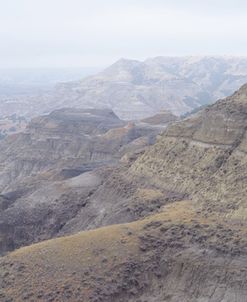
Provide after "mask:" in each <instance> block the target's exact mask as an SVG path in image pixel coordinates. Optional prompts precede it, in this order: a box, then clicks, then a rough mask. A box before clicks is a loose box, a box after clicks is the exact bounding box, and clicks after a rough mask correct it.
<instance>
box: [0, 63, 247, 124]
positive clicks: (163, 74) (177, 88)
mask: <svg viewBox="0 0 247 302" xmlns="http://www.w3.org/2000/svg"><path fill="white" fill-rule="evenodd" d="M246 82H247V59H246V58H241V57H233V58H230V57H229V58H228V57H157V58H151V59H148V60H146V61H143V62H140V61H136V60H127V59H121V60H119V61H117V62H116V63H114V64H113V65H112V66H110V67H109V68H106V69H105V70H104V71H102V72H100V73H98V74H96V75H94V76H90V77H88V78H85V79H83V80H81V81H77V82H69V83H64V84H61V85H58V86H57V87H56V89H54V91H51V92H49V93H43V94H40V95H36V96H32V97H30V98H28V97H25V98H19V99H16V100H2V101H0V111H1V112H2V114H3V115H10V114H13V113H14V112H15V108H16V113H17V114H18V115H26V116H36V115H39V114H43V113H49V112H51V111H53V110H56V109H58V108H63V107H67V106H68V104H69V106H70V107H75V108H79V107H80V108H86V107H87V108H109V109H112V110H113V111H114V112H115V113H116V114H117V115H118V116H119V117H120V118H122V119H128V120H132V119H142V118H145V117H148V116H150V115H154V114H156V113H158V112H159V111H161V110H168V111H171V112H172V113H173V114H175V115H181V114H184V113H186V112H188V111H191V110H192V109H194V108H196V107H199V106H201V105H204V104H209V103H211V102H214V101H215V100H217V99H219V98H222V97H225V96H227V95H230V94H231V93H233V92H234V91H235V90H236V89H239V87H240V86H241V85H243V84H244V83H246Z"/></svg>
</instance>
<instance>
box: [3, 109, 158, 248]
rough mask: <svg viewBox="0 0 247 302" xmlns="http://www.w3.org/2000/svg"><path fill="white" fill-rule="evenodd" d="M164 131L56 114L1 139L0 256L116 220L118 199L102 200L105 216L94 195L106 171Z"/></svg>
mask: <svg viewBox="0 0 247 302" xmlns="http://www.w3.org/2000/svg"><path fill="white" fill-rule="evenodd" d="M163 129H164V124H162V125H160V126H155V127H153V126H152V125H149V124H147V123H146V124H145V123H142V125H135V124H134V123H126V122H123V121H121V120H120V119H119V118H118V117H117V116H116V115H115V114H114V113H113V112H112V111H111V110H97V109H94V110H92V109H88V110H82V109H81V110H79V109H61V110H57V111H55V112H52V113H51V114H49V115H47V116H41V117H38V118H35V119H33V120H32V121H31V123H30V124H29V126H28V127H27V130H26V132H25V133H20V134H17V135H14V136H9V137H8V138H6V139H5V140H4V141H2V142H1V144H0V167H1V170H0V176H1V178H0V188H1V193H2V194H3V195H4V197H5V198H6V201H5V202H4V203H3V204H4V206H3V207H2V206H0V254H1V253H3V252H6V251H8V250H12V249H14V248H16V247H19V246H22V245H26V244H30V243H33V242H38V241H41V240H44V239H49V238H52V237H54V236H57V235H60V234H64V233H65V232H66V233H69V234H71V233H73V232H75V231H76V230H78V228H79V230H83V229H88V228H93V227H95V226H98V225H102V224H103V221H104V223H105V224H109V223H111V222H114V221H115V222H116V220H117V219H120V220H121V219H123V218H121V216H123V215H121V214H120V213H119V214H116V217H115V216H114V215H113V216H114V218H112V220H111V219H109V216H110V215H111V213H112V212H113V211H115V212H116V213H118V210H119V209H118V208H119V202H116V203H115V209H113V208H114V207H113V206H112V202H113V201H114V198H115V194H112V196H111V195H110V194H109V195H108V197H106V200H105V202H104V206H105V207H107V211H105V212H108V215H107V217H105V216H106V213H105V212H104V211H103V209H102V206H101V200H102V198H101V196H103V195H105V194H101V193H100V192H99V193H98V191H97V190H98V188H99V187H100V186H101V184H102V183H104V182H105V181H106V179H108V177H109V174H111V173H112V171H111V170H112V169H113V168H110V167H111V166H114V165H116V164H117V163H118V162H119V160H120V159H121V158H122V157H123V156H125V157H127V158H131V157H133V156H134V157H135V156H137V155H138V154H139V153H140V152H143V149H144V147H145V146H147V145H150V144H153V143H154V141H155V137H156V135H157V134H158V133H159V132H160V131H161V130H163ZM107 201H108V203H107ZM0 205H1V204H0ZM75 217H77V219H75ZM79 217H80V219H79ZM103 217H105V218H103ZM131 217H132V216H131V215H130V218H129V219H130V220H131ZM71 220H73V223H72V222H71ZM77 220H78V222H77V223H75V221H77ZM124 221H126V220H124Z"/></svg>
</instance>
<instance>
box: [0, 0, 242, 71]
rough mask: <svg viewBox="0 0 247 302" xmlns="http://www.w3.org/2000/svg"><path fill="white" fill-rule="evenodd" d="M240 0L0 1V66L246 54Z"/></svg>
mask: <svg viewBox="0 0 247 302" xmlns="http://www.w3.org/2000/svg"><path fill="white" fill-rule="evenodd" d="M246 36H247V1H246V0H243V1H242V0H233V1H232V0H203V1H200V0H132V1H130V0H88V1H85V0H0V68H37V67H38V68H40V67H44V68H48V67H49V68H59V67H63V68H64V67H101V66H102V67H103V66H107V65H109V64H111V63H113V62H114V61H116V60H118V59H119V58H123V57H124V58H130V59H138V60H144V59H146V58H149V57H155V56H166V55H168V56H184V55H186V56H188V55H228V56H234V55H239V56H246V55H247V39H246Z"/></svg>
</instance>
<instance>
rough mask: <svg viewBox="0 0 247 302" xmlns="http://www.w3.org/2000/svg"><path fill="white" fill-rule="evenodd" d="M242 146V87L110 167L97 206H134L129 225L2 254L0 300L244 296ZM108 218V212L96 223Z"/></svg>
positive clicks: (246, 125)
mask: <svg viewBox="0 0 247 302" xmlns="http://www.w3.org/2000/svg"><path fill="white" fill-rule="evenodd" d="M246 147H247V85H244V86H243V87H242V88H241V89H240V90H239V91H237V92H236V93H234V94H233V95H232V96H231V97H228V98H226V99H224V100H220V101H218V102H217V103H216V104H214V105H211V106H210V107H208V108H206V109H204V110H202V111H200V112H198V113H197V114H196V115H195V116H192V117H189V118H188V119H186V120H184V121H179V122H176V123H174V124H172V125H171V126H169V127H168V128H167V129H166V130H165V132H164V134H163V135H162V136H161V137H160V139H159V140H158V142H157V143H156V144H155V145H153V146H150V147H148V148H147V150H146V151H145V152H144V153H143V154H142V155H140V156H138V157H137V159H136V158H134V159H130V161H129V162H127V163H126V164H125V165H124V166H121V167H118V168H116V169H115V168H113V169H112V170H111V171H112V172H111V173H110V174H108V178H107V179H105V180H104V181H103V183H102V185H101V186H100V187H99V188H98V191H97V194H98V201H97V200H96V199H93V200H94V202H95V209H96V208H97V207H99V205H101V207H100V209H99V212H98V214H100V213H101V212H102V211H103V213H104V211H105V210H106V208H107V207H106V204H107V198H106V197H108V198H109V196H111V194H115V195H114V196H115V198H114V199H113V201H114V202H116V203H118V206H119V208H118V213H119V212H121V211H122V213H129V215H130V213H132V212H135V213H136V216H135V217H134V216H132V217H130V216H127V217H126V219H132V220H134V219H135V220H136V221H135V222H132V223H129V224H120V225H112V226H108V227H105V228H99V229H96V230H91V231H87V232H82V233H78V234H76V235H74V236H70V237H64V238H59V239H53V240H50V241H46V242H43V243H40V244H37V245H33V246H30V247H25V248H22V249H20V250H17V251H16V252H14V253H11V254H9V255H7V256H5V257H3V258H2V259H1V260H0V264H1V267H2V268H3V269H2V271H1V274H2V275H1V276H2V278H0V280H1V281H0V282H1V298H2V300H3V301H8V300H9V299H10V300H11V299H12V300H14V301H22V300H26V301H33V300H34V301H39V300H40V301H61V300H62V301H63V300H64V301H95V302H96V301H109V302H110V301H114V302H115V301H122V302H125V301H133V302H134V301H135V302H137V301H141V302H144V301H153V302H161V301H167V302H169V301H170V302H191V301H192V302H198V301H207V302H230V301H231V302H245V301H246V296H247V287H246V284H247V266H246V263H247V261H246V260H247V241H246V238H247V237H246V235H247V234H246V233H247V212H246V209H247V204H246V196H247V185H246V179H247V174H246V173H247V150H246ZM103 174H104V173H103ZM103 178H105V177H103ZM79 183H80V181H79ZM171 193H173V194H175V196H174V198H173V199H172V198H169V194H171ZM112 196H113V195H112ZM137 196H138V198H137ZM93 200H90V201H89V203H93ZM119 200H120V201H121V202H119ZM113 201H112V205H113V207H114V202H113ZM125 211H126V212H125ZM150 214H151V215H150ZM80 215H81V214H79V217H81V216H80ZM114 215H116V212H114V211H110V210H109V211H108V212H105V213H104V214H103V216H102V217H103V218H102V217H101V218H102V220H101V222H100V224H101V225H104V219H106V220H107V218H108V217H109V216H114ZM146 216H147V217H146ZM115 217H117V216H115ZM141 217H146V218H144V219H143V218H141ZM93 219H94V218H93ZM79 220H80V219H79ZM108 222H109V221H108ZM117 222H121V221H120V220H118V221H117ZM77 223H78V221H77Z"/></svg>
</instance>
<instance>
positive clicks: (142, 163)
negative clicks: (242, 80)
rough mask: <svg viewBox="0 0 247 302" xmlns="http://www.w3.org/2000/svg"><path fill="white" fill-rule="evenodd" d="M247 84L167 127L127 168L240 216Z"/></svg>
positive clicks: (246, 190) (244, 192) (245, 190)
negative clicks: (223, 98)
mask: <svg viewBox="0 0 247 302" xmlns="http://www.w3.org/2000/svg"><path fill="white" fill-rule="evenodd" d="M246 164H247V85H244V86H243V87H242V88H241V89H240V90H239V91H237V92H236V93H235V94H234V95H233V96H231V97H228V98H226V99H225V100H221V101H219V102H217V103H216V104H215V105H212V106H210V107H207V108H206V109H204V110H202V111H200V112H199V113H198V114H196V115H194V116H192V117H191V118H188V119H186V120H184V121H182V122H178V123H175V124H174V125H172V126H171V127H169V128H167V130H166V131H165V132H164V134H163V135H162V137H161V138H160V140H159V141H158V142H157V144H155V146H154V147H153V148H152V147H151V148H150V150H149V151H147V152H146V153H145V154H144V155H143V156H141V157H139V158H138V160H137V161H136V162H135V164H134V165H133V166H132V167H131V169H130V171H131V173H133V174H134V175H135V177H136V176H137V175H138V176H141V177H145V178H148V179H149V180H150V181H151V182H152V183H155V184H156V186H160V187H162V188H165V189H167V190H176V191H178V192H180V193H187V194H189V195H190V196H192V197H193V198H195V199H196V200H198V202H199V203H202V202H203V207H204V209H206V208H208V211H219V213H221V215H222V214H223V213H224V214H225V215H226V216H227V217H228V218H230V217H232V218H233V217H234V218H236V219H238V218H239V219H241V220H242V219H246V217H247V215H246V214H247V212H246V196H247V186H246V179H247V174H246V173H247V169H246Z"/></svg>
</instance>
